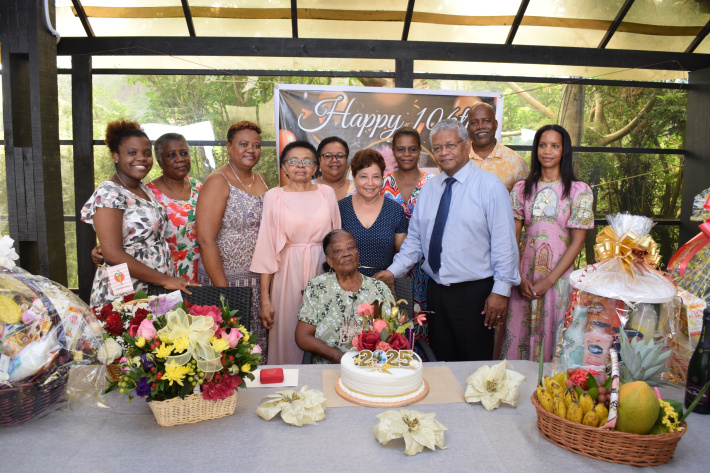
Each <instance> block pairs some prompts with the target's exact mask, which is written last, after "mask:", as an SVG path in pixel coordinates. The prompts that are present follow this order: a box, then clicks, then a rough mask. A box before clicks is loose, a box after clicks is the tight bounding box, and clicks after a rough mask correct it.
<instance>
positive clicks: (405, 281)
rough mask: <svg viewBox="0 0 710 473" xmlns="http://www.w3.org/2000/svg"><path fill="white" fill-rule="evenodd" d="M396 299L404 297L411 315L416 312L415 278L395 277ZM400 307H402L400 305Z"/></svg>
mask: <svg viewBox="0 0 710 473" xmlns="http://www.w3.org/2000/svg"><path fill="white" fill-rule="evenodd" d="M394 292H395V294H393V295H394V299H395V301H398V300H400V299H404V300H405V301H407V305H406V306H405V307H404V309H406V311H407V313H408V314H409V316H410V317H411V316H412V315H413V314H414V278H412V277H411V276H406V277H403V278H395V279H394ZM400 308H402V307H401V306H400Z"/></svg>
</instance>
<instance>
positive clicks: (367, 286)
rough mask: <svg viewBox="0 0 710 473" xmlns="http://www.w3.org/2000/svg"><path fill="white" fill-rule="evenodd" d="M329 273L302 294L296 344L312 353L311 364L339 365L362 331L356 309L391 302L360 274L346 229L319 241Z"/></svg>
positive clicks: (352, 239)
mask: <svg viewBox="0 0 710 473" xmlns="http://www.w3.org/2000/svg"><path fill="white" fill-rule="evenodd" d="M323 251H324V252H325V259H326V263H327V264H328V265H329V266H330V267H331V268H332V270H331V272H328V273H324V274H321V275H320V276H316V277H314V278H313V279H311V280H310V281H309V282H308V285H307V286H306V290H305V291H304V292H303V303H302V304H301V308H300V310H299V311H298V325H296V343H297V344H298V346H299V348H300V349H301V350H304V351H310V352H312V353H313V363H340V358H342V356H343V353H344V352H345V351H347V350H348V348H349V347H350V342H351V340H352V338H353V337H354V336H355V335H357V334H358V333H360V332H362V326H360V325H358V319H359V317H358V315H357V308H358V306H359V305H360V304H364V303H366V302H372V301H375V300H380V301H384V300H386V299H388V300H393V297H392V293H391V292H390V290H389V289H388V288H387V286H386V285H385V284H384V283H383V282H382V281H378V280H376V279H372V278H371V277H368V276H364V275H362V274H360V273H359V272H358V270H357V268H358V266H359V265H360V254H359V252H358V250H357V242H356V241H355V237H354V236H353V235H352V233H350V232H348V231H347V230H333V231H332V232H330V233H329V234H328V235H326V237H325V238H324V239H323Z"/></svg>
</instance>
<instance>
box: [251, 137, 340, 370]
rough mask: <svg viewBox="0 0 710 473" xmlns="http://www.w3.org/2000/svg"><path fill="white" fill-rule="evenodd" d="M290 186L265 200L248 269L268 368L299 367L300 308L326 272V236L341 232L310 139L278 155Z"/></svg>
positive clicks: (334, 204)
mask: <svg viewBox="0 0 710 473" xmlns="http://www.w3.org/2000/svg"><path fill="white" fill-rule="evenodd" d="M280 162H281V167H282V169H283V171H284V173H285V174H286V177H287V178H288V180H289V182H288V184H286V185H285V186H284V187H277V188H275V189H271V190H270V191H268V192H267V193H266V195H265V196H264V212H263V216H262V219H261V226H260V228H259V238H258V240H257V243H256V249H255V250H254V257H253V259H252V263H251V267H250V270H251V271H253V272H254V273H259V275H260V279H261V312H260V318H261V324H262V325H263V326H264V327H265V328H266V329H268V330H269V364H275V365H282V364H298V363H301V360H302V359H303V351H301V349H300V348H298V345H296V338H295V334H296V325H297V323H298V319H297V315H298V308H299V307H300V306H301V302H302V300H303V291H304V289H305V288H306V284H308V281H310V280H311V278H313V277H314V276H317V275H318V274H321V273H322V272H323V263H324V262H325V254H324V253H323V247H322V245H323V238H324V237H325V236H326V235H327V234H328V233H329V232H331V231H332V230H335V229H338V228H340V213H339V212H338V201H337V199H336V197H335V192H334V191H333V189H332V188H331V187H329V186H327V185H323V184H318V183H314V182H313V175H314V173H315V172H316V169H317V168H318V155H317V153H316V150H315V148H314V147H313V145H311V144H310V143H309V142H307V141H294V142H291V143H289V144H287V145H286V146H285V147H284V149H283V151H282V152H281V157H280Z"/></svg>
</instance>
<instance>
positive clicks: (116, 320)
mask: <svg viewBox="0 0 710 473" xmlns="http://www.w3.org/2000/svg"><path fill="white" fill-rule="evenodd" d="M104 323H105V324H106V331H107V332H108V333H112V334H114V335H121V334H122V333H123V320H121V316H120V315H118V312H114V313H112V314H111V315H109V316H108V317H106V320H104Z"/></svg>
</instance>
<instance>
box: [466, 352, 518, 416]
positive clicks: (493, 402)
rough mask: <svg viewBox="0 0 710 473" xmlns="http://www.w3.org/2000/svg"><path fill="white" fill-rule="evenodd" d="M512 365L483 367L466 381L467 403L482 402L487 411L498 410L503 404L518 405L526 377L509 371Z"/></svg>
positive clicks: (502, 363) (504, 363) (505, 363)
mask: <svg viewBox="0 0 710 473" xmlns="http://www.w3.org/2000/svg"><path fill="white" fill-rule="evenodd" d="M509 366H510V363H508V362H507V361H501V362H500V363H498V364H497V365H494V366H493V367H492V368H491V367H489V366H481V367H480V368H478V369H477V370H476V372H475V373H473V374H472V375H471V376H469V377H468V378H467V379H466V392H465V393H464V398H466V402H481V403H483V407H485V408H486V410H487V411H490V410H493V409H497V408H498V407H500V404H501V402H502V403H505V404H509V405H510V406H512V407H516V406H517V405H518V399H519V398H520V393H519V391H518V388H519V387H520V384H521V383H522V382H523V381H525V376H523V375H522V374H520V373H518V372H517V371H513V370H510V369H507V368H508V367H509Z"/></svg>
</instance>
